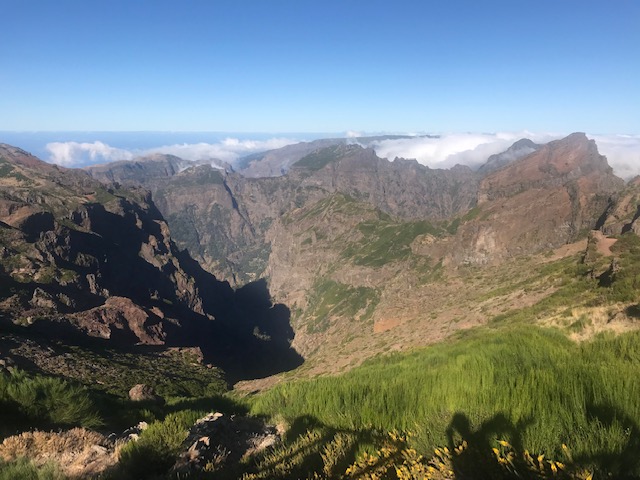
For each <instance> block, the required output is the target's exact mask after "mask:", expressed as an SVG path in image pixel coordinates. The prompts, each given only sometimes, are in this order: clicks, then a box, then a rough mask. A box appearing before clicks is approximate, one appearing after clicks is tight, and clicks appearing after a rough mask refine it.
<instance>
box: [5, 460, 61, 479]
mask: <svg viewBox="0 0 640 480" xmlns="http://www.w3.org/2000/svg"><path fill="white" fill-rule="evenodd" d="M64 478H65V477H64V475H63V474H62V473H61V472H60V470H59V469H58V468H57V467H56V466H55V465H53V464H47V465H44V466H41V467H37V466H36V465H34V464H33V463H32V462H30V461H29V460H27V459H24V458H23V459H20V460H18V461H16V462H11V463H4V462H2V461H0V480H64Z"/></svg>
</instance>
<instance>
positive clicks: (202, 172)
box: [172, 165, 224, 187]
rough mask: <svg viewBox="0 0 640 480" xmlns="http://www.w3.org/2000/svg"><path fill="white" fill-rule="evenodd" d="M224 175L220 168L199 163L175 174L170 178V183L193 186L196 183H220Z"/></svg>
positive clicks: (179, 185) (222, 181)
mask: <svg viewBox="0 0 640 480" xmlns="http://www.w3.org/2000/svg"><path fill="white" fill-rule="evenodd" d="M223 183H224V177H223V175H222V173H221V171H220V170H218V169H215V168H213V167H211V166H208V165H201V166H198V167H195V168H194V169H192V170H190V171H187V172H185V173H184V174H183V175H177V176H175V177H174V178H173V180H172V185H174V186H176V187H193V186H197V185H222V184H223Z"/></svg>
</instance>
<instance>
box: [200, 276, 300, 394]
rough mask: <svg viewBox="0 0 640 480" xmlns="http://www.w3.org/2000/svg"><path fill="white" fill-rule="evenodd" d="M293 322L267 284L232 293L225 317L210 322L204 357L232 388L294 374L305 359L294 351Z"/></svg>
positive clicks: (261, 281) (247, 287)
mask: <svg viewBox="0 0 640 480" xmlns="http://www.w3.org/2000/svg"><path fill="white" fill-rule="evenodd" d="M290 320H291V312H290V310H289V308H288V307H287V306H286V305H283V304H275V305H274V304H273V303H271V295H270V293H269V290H268V288H267V283H266V281H265V280H258V281H256V282H253V283H250V284H247V285H245V286H244V287H242V288H239V289H238V290H236V291H235V292H234V293H233V296H232V298H231V302H230V309H229V310H227V311H226V312H225V315H223V316H217V315H216V319H215V320H214V321H212V322H211V329H212V331H211V335H210V337H209V338H210V342H209V343H208V344H207V345H204V346H203V347H202V348H203V353H204V354H205V357H206V359H207V361H210V362H211V363H213V364H214V365H216V366H220V367H221V368H222V369H223V370H224V371H225V372H226V374H227V379H228V381H229V383H231V384H233V383H235V382H237V381H239V380H249V379H256V378H264V377H267V376H270V375H274V374H276V373H280V372H286V371H289V370H293V369H294V368H296V367H299V366H300V365H302V363H303V362H304V359H303V358H302V357H301V356H300V354H298V352H296V351H295V350H294V349H293V348H292V347H291V342H292V341H293V338H294V332H293V328H292V327H291V323H290Z"/></svg>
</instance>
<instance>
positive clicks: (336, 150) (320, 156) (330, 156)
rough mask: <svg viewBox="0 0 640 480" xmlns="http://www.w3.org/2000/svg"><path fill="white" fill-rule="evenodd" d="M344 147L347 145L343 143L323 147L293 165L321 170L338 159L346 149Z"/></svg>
mask: <svg viewBox="0 0 640 480" xmlns="http://www.w3.org/2000/svg"><path fill="white" fill-rule="evenodd" d="M344 148H345V147H344V146H342V145H335V146H332V147H327V148H323V149H321V150H318V151H316V152H313V153H310V154H309V155H307V156H305V157H302V158H301V159H300V160H298V161H297V162H296V163H294V164H293V166H294V167H303V168H307V169H309V170H312V171H317V170H320V169H322V168H323V167H325V166H326V165H328V164H329V163H331V162H334V161H336V160H337V159H338V158H339V154H340V152H341V151H342V150H344Z"/></svg>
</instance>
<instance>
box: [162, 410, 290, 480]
mask: <svg viewBox="0 0 640 480" xmlns="http://www.w3.org/2000/svg"><path fill="white" fill-rule="evenodd" d="M278 441H280V437H279V435H278V433H277V431H276V428H275V427H273V426H271V425H266V424H265V423H264V422H263V421H261V420H260V419H258V418H252V417H241V416H230V417H229V416H225V415H224V414H222V413H218V412H216V413H210V414H208V415H206V416H205V417H203V418H201V419H199V420H198V421H196V423H195V424H194V425H193V427H191V430H190V431H189V435H188V436H187V438H186V440H185V441H184V442H183V444H182V452H181V453H180V454H179V456H178V460H177V461H176V463H175V465H174V466H173V468H172V469H171V471H172V472H173V473H175V474H178V475H194V474H198V473H202V472H203V471H205V470H207V469H208V471H209V472H211V471H216V470H222V469H224V468H225V467H227V468H228V467H229V466H233V465H237V463H238V462H239V461H240V460H241V459H242V458H246V457H249V456H251V455H255V454H256V453H259V452H261V451H263V450H264V449H266V448H268V447H270V446H272V445H274V444H276V443H277V442H278Z"/></svg>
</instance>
